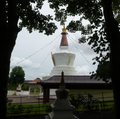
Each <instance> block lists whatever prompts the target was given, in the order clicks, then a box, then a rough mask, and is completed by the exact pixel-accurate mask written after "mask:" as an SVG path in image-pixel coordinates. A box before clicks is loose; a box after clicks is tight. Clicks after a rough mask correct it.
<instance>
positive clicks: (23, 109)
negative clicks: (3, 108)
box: [7, 104, 50, 117]
mask: <svg viewBox="0 0 120 119" xmlns="http://www.w3.org/2000/svg"><path fill="white" fill-rule="evenodd" d="M49 110H50V105H49V104H22V105H21V104H8V106H7V116H8V117H10V116H23V115H43V114H48V112H49Z"/></svg>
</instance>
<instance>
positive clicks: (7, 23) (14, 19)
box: [0, 0, 57, 119]
mask: <svg viewBox="0 0 120 119" xmlns="http://www.w3.org/2000/svg"><path fill="white" fill-rule="evenodd" d="M43 1H44V0H0V38H1V43H0V51H1V53H0V55H1V57H0V79H1V80H0V118H2V119H5V118H6V104H7V103H6V98H7V84H8V75H9V69H10V58H11V53H12V51H13V48H14V46H15V42H16V38H17V35H18V33H19V32H20V30H21V29H22V28H23V27H26V28H27V29H28V30H29V32H32V30H38V31H39V32H44V33H45V34H47V35H49V34H52V33H53V32H54V31H55V30H56V28H57V27H56V26H55V24H54V23H53V22H52V20H53V18H52V16H50V15H49V14H48V15H43V14H41V12H40V9H41V8H42V5H43Z"/></svg>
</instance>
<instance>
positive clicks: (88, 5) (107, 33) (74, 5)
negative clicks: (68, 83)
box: [49, 0, 120, 119]
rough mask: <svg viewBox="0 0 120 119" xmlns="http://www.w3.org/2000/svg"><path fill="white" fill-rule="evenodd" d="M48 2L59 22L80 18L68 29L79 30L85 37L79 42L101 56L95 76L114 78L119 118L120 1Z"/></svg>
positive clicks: (119, 116)
mask: <svg viewBox="0 0 120 119" xmlns="http://www.w3.org/2000/svg"><path fill="white" fill-rule="evenodd" d="M49 3H50V7H51V8H52V9H54V10H55V12H56V20H58V21H60V20H61V17H62V15H63V14H65V15H66V16H70V15H72V16H75V15H79V16H80V19H79V20H77V21H74V20H72V21H71V22H70V24H69V25H68V26H67V28H68V29H69V30H70V31H77V30H80V31H81V33H82V35H83V37H82V38H81V39H80V42H85V41H84V40H86V41H87V42H88V44H89V45H91V48H92V49H93V50H94V51H95V52H96V53H97V54H98V56H96V58H95V60H96V61H97V62H98V63H99V65H98V68H97V70H96V72H95V75H96V76H99V77H101V78H103V79H104V80H105V79H107V78H111V80H112V85H113V92H114V100H115V109H116V118H117V119H120V109H119V107H120V86H119V85H120V80H119V67H120V57H119V56H118V55H117V54H119V51H120V47H119V40H120V30H119V28H120V9H119V7H120V1H119V0H113V1H112V0H69V1H67V0H49ZM63 6H64V7H63ZM83 19H86V20H88V21H89V24H88V25H87V26H84V25H83V24H82V20H83ZM65 20H66V19H65ZM65 20H64V21H65ZM86 36H87V37H86ZM116 53H117V54H116ZM94 63H95V62H94ZM109 67H110V68H109ZM102 69H104V70H105V69H106V70H105V72H102ZM108 71H109V72H108Z"/></svg>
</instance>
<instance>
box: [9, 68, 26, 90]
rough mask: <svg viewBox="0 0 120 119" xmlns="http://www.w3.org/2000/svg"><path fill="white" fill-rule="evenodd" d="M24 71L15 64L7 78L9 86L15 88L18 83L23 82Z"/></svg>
mask: <svg viewBox="0 0 120 119" xmlns="http://www.w3.org/2000/svg"><path fill="white" fill-rule="evenodd" d="M24 80H25V72H24V70H23V68H22V67H21V66H15V67H14V68H13V69H12V71H11V72H10V77H9V80H8V83H9V86H10V87H11V88H12V87H13V88H15V89H16V88H17V86H18V85H19V84H22V83H24Z"/></svg>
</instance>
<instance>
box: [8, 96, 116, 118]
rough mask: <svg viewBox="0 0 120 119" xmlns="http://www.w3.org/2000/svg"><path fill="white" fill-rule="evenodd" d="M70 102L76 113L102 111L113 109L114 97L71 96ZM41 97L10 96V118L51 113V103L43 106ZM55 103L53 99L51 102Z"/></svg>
mask: <svg viewBox="0 0 120 119" xmlns="http://www.w3.org/2000/svg"><path fill="white" fill-rule="evenodd" d="M69 99H70V102H71V103H72V105H74V106H75V112H82V111H102V110H111V109H113V104H114V103H113V97H97V98H94V97H93V96H91V95H78V96H77V97H74V96H70V97H69ZM42 102H43V100H42V98H40V97H39V96H9V97H8V108H7V115H8V117H15V116H25V115H29V116H30V115H44V118H45V116H46V115H48V113H49V112H50V111H51V107H50V103H49V104H43V103H42ZM50 102H51V103H52V102H53V99H52V100H51V101H50Z"/></svg>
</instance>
